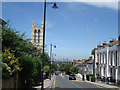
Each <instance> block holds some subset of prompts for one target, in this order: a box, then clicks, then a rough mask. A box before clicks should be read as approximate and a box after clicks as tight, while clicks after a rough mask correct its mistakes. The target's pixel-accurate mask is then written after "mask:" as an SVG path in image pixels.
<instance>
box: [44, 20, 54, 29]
mask: <svg viewBox="0 0 120 90" xmlns="http://www.w3.org/2000/svg"><path fill="white" fill-rule="evenodd" d="M52 27H54V23H53V22H52V21H47V22H46V28H52Z"/></svg>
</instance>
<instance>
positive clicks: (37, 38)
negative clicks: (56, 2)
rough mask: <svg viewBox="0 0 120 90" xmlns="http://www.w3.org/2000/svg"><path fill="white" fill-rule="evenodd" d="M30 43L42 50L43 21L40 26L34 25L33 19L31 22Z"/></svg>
mask: <svg viewBox="0 0 120 90" xmlns="http://www.w3.org/2000/svg"><path fill="white" fill-rule="evenodd" d="M31 43H32V44H33V45H34V46H36V47H37V48H38V49H40V50H41V52H42V51H43V21H42V23H41V27H40V26H36V25H35V22H34V21H33V22H32V31H31Z"/></svg>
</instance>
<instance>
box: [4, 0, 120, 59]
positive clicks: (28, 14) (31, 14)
mask: <svg viewBox="0 0 120 90" xmlns="http://www.w3.org/2000/svg"><path fill="white" fill-rule="evenodd" d="M113 1H114V0H113ZM43 5H44V4H43V2H2V18H3V19H4V20H6V21H7V20H10V25H12V27H14V28H16V30H18V31H20V33H24V32H25V33H26V36H27V38H31V29H32V21H33V20H34V21H35V25H37V26H41V22H42V20H43ZM57 5H58V7H59V8H58V9H53V8H52V5H51V4H47V12H46V36H45V37H46V40H45V41H46V42H45V44H46V52H48V53H49V51H50V44H53V45H56V48H53V53H54V54H56V56H55V55H54V54H53V57H54V58H55V59H56V60H63V58H64V59H66V58H68V59H69V60H72V59H84V58H87V57H89V56H91V51H92V48H93V47H94V48H96V47H97V44H98V43H99V42H101V43H102V42H103V41H107V42H109V40H110V39H111V38H115V39H117V37H118V6H117V5H118V3H116V2H77V0H76V2H57ZM87 25H88V29H89V32H90V33H88V31H87ZM89 34H90V36H91V39H92V42H91V41H90V38H89ZM92 44H93V47H92Z"/></svg>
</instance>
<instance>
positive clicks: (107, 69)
mask: <svg viewBox="0 0 120 90" xmlns="http://www.w3.org/2000/svg"><path fill="white" fill-rule="evenodd" d="M94 64H95V76H96V77H99V78H100V79H101V80H102V81H105V82H106V81H111V82H115V83H118V81H119V77H120V46H119V45H118V40H115V39H111V40H110V41H109V43H106V41H104V42H103V43H99V44H98V45H97V49H96V50H95V63H94Z"/></svg>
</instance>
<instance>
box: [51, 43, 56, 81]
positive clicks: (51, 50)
mask: <svg viewBox="0 0 120 90" xmlns="http://www.w3.org/2000/svg"><path fill="white" fill-rule="evenodd" d="M52 46H54V48H56V45H52V44H51V45H50V61H51V62H50V69H51V68H52V67H51V64H52ZM50 80H51V73H50Z"/></svg>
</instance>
